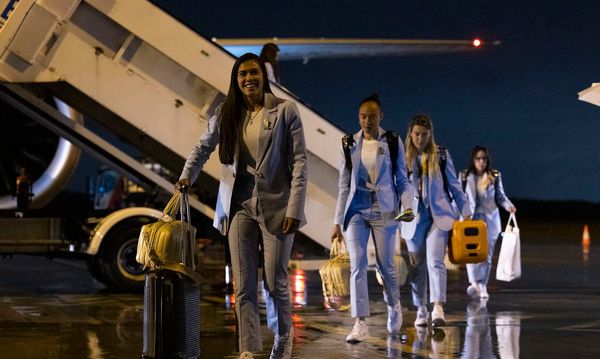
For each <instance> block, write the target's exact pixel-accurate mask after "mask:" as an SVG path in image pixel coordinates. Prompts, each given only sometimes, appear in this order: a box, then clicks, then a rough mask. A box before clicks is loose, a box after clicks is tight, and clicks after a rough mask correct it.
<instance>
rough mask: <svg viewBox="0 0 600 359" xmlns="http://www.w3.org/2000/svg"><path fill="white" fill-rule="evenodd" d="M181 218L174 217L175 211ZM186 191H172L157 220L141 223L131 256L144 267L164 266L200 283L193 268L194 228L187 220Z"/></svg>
mask: <svg viewBox="0 0 600 359" xmlns="http://www.w3.org/2000/svg"><path fill="white" fill-rule="evenodd" d="M178 211H180V212H181V220H177V219H176V216H177V212H178ZM189 215H190V205H189V197H188V194H187V192H183V193H180V191H175V193H174V194H173V196H172V197H171V199H170V200H169V203H168V204H167V206H166V207H165V209H164V210H163V215H162V217H161V218H160V219H159V220H158V222H155V223H150V224H146V225H144V226H142V229H141V231H140V236H139V239H138V245H137V253H136V256H135V260H136V261H137V262H138V263H140V264H142V265H143V266H144V268H150V269H168V270H172V271H176V272H180V273H182V274H185V275H187V276H188V277H190V279H192V280H194V281H196V282H198V283H200V282H201V281H202V280H203V279H202V277H201V276H200V275H199V274H198V273H197V272H196V261H195V257H194V256H195V254H196V228H194V227H193V226H192V225H191V224H190V223H189V221H190V216H189Z"/></svg>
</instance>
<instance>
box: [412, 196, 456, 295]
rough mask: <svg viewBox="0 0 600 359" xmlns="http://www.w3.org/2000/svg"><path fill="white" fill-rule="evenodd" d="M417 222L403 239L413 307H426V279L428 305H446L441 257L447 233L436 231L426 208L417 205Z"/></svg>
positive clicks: (442, 258)
mask: <svg viewBox="0 0 600 359" xmlns="http://www.w3.org/2000/svg"><path fill="white" fill-rule="evenodd" d="M418 218H419V219H420V222H419V223H417V229H416V230H415V234H414V236H413V237H412V238H411V239H407V240H406V247H407V248H408V255H409V258H410V286H411V288H412V299H413V304H414V305H415V306H417V307H419V306H423V305H427V303H428V301H427V292H426V291H427V279H428V277H429V298H430V302H431V303H434V302H442V303H445V302H446V284H447V275H446V266H445V265H444V255H445V254H446V245H447V243H448V232H447V231H442V230H441V229H439V228H438V227H437V226H436V225H435V222H434V221H433V218H432V216H431V212H430V211H429V209H428V208H426V207H425V206H423V204H422V203H421V202H419V217H418Z"/></svg>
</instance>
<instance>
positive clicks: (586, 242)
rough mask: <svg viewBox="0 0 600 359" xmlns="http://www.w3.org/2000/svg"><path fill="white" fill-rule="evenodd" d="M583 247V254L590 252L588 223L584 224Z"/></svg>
mask: <svg viewBox="0 0 600 359" xmlns="http://www.w3.org/2000/svg"><path fill="white" fill-rule="evenodd" d="M581 249H582V250H583V254H588V253H590V231H589V229H588V225H587V224H585V225H583V236H582V238H581Z"/></svg>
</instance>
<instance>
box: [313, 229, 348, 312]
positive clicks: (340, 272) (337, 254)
mask: <svg viewBox="0 0 600 359" xmlns="http://www.w3.org/2000/svg"><path fill="white" fill-rule="evenodd" d="M329 257H330V259H329V260H328V261H327V263H325V264H324V265H323V266H322V267H321V268H320V269H319V274H320V275H321V281H322V283H323V296H324V297H325V300H326V301H328V302H329V304H330V306H331V307H332V308H335V309H337V310H339V311H342V310H347V309H348V305H340V304H339V303H340V297H348V296H349V295H350V257H349V256H348V252H347V251H346V248H345V244H344V241H343V240H342V241H340V240H337V239H334V240H333V243H331V250H330V252H329Z"/></svg>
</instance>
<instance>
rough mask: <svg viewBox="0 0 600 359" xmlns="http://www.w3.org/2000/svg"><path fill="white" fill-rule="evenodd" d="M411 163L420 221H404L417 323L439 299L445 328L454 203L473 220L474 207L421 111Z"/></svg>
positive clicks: (436, 318) (411, 141)
mask: <svg viewBox="0 0 600 359" xmlns="http://www.w3.org/2000/svg"><path fill="white" fill-rule="evenodd" d="M406 165H407V168H408V173H409V174H408V180H409V182H410V184H411V188H412V198H413V203H412V208H418V211H417V215H416V218H415V220H414V221H413V222H410V223H406V224H403V225H402V231H401V233H402V238H404V240H405V241H406V246H407V248H408V254H409V258H410V264H411V271H410V282H411V288H412V297H413V304H414V305H415V306H416V307H417V308H418V309H417V318H416V320H415V326H426V325H427V322H428V316H429V315H428V311H427V304H428V303H429V302H431V303H434V306H433V310H432V312H431V320H432V323H433V325H434V326H443V325H445V318H444V308H443V305H444V303H445V302H446V284H447V283H446V282H447V276H446V267H445V265H444V255H445V253H446V245H447V243H448V233H449V231H450V230H451V229H452V224H453V223H454V221H455V220H456V219H457V217H458V216H457V214H456V213H455V210H454V208H455V207H454V206H453V204H452V203H451V202H452V201H454V202H455V204H456V206H457V207H458V209H459V210H460V211H461V214H462V216H463V217H464V218H465V219H470V217H471V209H470V207H469V205H468V203H467V198H466V197H465V194H464V193H463V191H462V190H461V187H460V182H459V181H458V178H457V177H456V172H455V170H454V164H453V163H452V158H451V157H450V154H449V153H448V151H447V150H446V149H445V148H443V147H440V146H437V145H436V143H435V140H434V138H433V123H432V122H431V118H429V116H427V115H416V116H414V117H413V118H412V119H411V121H410V124H409V126H408V134H407V136H406ZM428 277H429V301H428V299H427V279H428Z"/></svg>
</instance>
